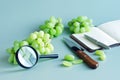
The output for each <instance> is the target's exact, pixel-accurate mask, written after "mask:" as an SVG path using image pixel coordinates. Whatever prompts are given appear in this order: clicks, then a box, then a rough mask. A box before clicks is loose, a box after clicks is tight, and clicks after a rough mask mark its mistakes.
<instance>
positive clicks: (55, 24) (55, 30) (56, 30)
mask: <svg viewBox="0 0 120 80" xmlns="http://www.w3.org/2000/svg"><path fill="white" fill-rule="evenodd" d="M39 28H40V30H43V31H44V32H45V33H48V34H50V37H51V38H53V37H57V36H59V35H60V34H62V32H63V30H64V25H63V24H62V19H61V18H55V17H54V16H51V17H50V19H49V20H46V21H45V23H44V24H43V25H40V26H39Z"/></svg>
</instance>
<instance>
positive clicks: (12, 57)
mask: <svg viewBox="0 0 120 80" xmlns="http://www.w3.org/2000/svg"><path fill="white" fill-rule="evenodd" d="M14 56H15V54H10V56H9V58H8V62H9V63H13V61H14Z"/></svg>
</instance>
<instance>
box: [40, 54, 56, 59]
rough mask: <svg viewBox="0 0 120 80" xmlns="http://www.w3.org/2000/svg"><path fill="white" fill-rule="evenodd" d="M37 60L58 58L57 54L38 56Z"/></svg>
mask: <svg viewBox="0 0 120 80" xmlns="http://www.w3.org/2000/svg"><path fill="white" fill-rule="evenodd" d="M39 58H58V54H48V55H40V57H39Z"/></svg>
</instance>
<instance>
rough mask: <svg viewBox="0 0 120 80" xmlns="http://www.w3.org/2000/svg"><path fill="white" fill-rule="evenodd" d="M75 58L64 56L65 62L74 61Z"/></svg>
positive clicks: (68, 55)
mask: <svg viewBox="0 0 120 80" xmlns="http://www.w3.org/2000/svg"><path fill="white" fill-rule="evenodd" d="M74 59H75V57H74V56H73V55H70V54H67V55H65V56H64V60H67V61H73V60H74Z"/></svg>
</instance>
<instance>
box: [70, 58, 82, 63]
mask: <svg viewBox="0 0 120 80" xmlns="http://www.w3.org/2000/svg"><path fill="white" fill-rule="evenodd" d="M72 63H73V64H81V63H83V60H82V59H79V60H74V61H72Z"/></svg>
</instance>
